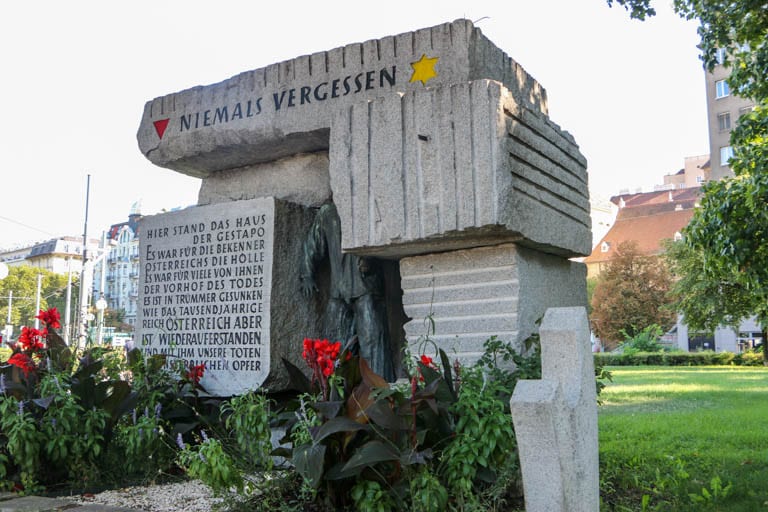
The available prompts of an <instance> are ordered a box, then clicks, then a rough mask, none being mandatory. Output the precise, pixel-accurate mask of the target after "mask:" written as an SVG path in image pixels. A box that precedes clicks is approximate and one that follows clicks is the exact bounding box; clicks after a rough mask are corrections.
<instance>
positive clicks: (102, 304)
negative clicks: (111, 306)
mask: <svg viewBox="0 0 768 512" xmlns="http://www.w3.org/2000/svg"><path fill="white" fill-rule="evenodd" d="M105 309H107V301H106V300H104V297H99V300H97V301H96V311H98V312H99V327H98V330H97V331H96V343H97V344H98V345H101V343H102V341H103V333H104V310H105Z"/></svg>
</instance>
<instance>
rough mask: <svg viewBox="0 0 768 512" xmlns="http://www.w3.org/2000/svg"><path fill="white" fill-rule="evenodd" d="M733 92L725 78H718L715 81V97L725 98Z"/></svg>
mask: <svg viewBox="0 0 768 512" xmlns="http://www.w3.org/2000/svg"><path fill="white" fill-rule="evenodd" d="M730 94H731V90H730V88H729V87H728V82H726V81H725V80H718V81H717V82H715V97H716V98H725V97H726V96H728V95H730Z"/></svg>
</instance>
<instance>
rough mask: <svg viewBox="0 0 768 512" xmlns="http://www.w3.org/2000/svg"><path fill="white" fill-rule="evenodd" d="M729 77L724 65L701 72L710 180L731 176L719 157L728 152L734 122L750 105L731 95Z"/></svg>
mask: <svg viewBox="0 0 768 512" xmlns="http://www.w3.org/2000/svg"><path fill="white" fill-rule="evenodd" d="M729 75H730V69H729V68H726V67H724V66H717V67H716V68H715V69H714V70H713V71H712V72H711V73H709V72H706V71H705V77H706V80H705V81H706V87H707V118H708V122H709V152H710V156H711V158H712V164H711V167H712V179H713V180H719V179H721V178H724V177H726V176H733V171H731V168H730V167H729V166H728V163H727V161H723V158H722V157H721V155H723V156H727V154H728V151H730V150H729V149H728V148H730V146H731V142H730V137H731V129H733V127H734V126H736V121H737V120H738V119H739V117H740V116H741V115H743V114H744V113H745V112H746V111H748V110H750V109H751V107H752V106H753V105H754V103H753V102H752V101H750V100H747V99H744V98H740V97H738V96H735V95H734V92H735V91H733V90H732V89H731V88H730V87H728V86H727V78H728V76H729Z"/></svg>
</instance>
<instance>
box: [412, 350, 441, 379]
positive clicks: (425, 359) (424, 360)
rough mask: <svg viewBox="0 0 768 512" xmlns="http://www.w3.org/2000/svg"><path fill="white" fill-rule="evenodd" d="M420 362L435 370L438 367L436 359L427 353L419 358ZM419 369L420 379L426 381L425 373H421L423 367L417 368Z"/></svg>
mask: <svg viewBox="0 0 768 512" xmlns="http://www.w3.org/2000/svg"><path fill="white" fill-rule="evenodd" d="M419 362H420V363H421V364H422V365H424V366H426V367H427V368H432V369H433V370H437V369H438V368H437V365H436V364H435V362H434V360H433V359H432V358H431V357H429V356H428V355H426V354H421V357H420V358H419ZM417 370H418V372H419V381H421V382H424V375H423V374H422V373H421V368H417Z"/></svg>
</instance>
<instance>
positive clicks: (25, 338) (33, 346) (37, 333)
mask: <svg viewBox="0 0 768 512" xmlns="http://www.w3.org/2000/svg"><path fill="white" fill-rule="evenodd" d="M46 336H48V329H46V328H43V330H40V329H35V328H34V327H26V326H25V327H22V328H21V334H19V345H21V349H22V350H24V351H26V352H33V353H34V352H39V351H41V350H45V342H44V340H45V338H46Z"/></svg>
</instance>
